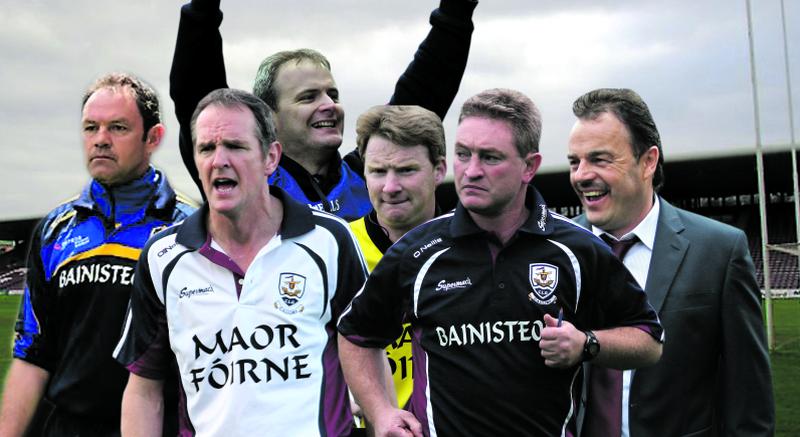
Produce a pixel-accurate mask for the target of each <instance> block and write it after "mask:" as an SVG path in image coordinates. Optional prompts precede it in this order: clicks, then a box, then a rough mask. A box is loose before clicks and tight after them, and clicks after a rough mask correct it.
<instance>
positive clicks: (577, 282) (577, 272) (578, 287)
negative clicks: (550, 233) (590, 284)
mask: <svg viewBox="0 0 800 437" xmlns="http://www.w3.org/2000/svg"><path fill="white" fill-rule="evenodd" d="M547 241H549V242H551V243H553V244H555V245H556V246H557V247H558V248H559V249H561V250H563V251H564V253H565V254H566V255H567V258H569V262H571V263H572V269H573V270H575V312H576V313H577V312H578V303H579V302H580V301H581V265H580V264H579V263H578V258H577V257H576V256H575V254H574V253H572V250H570V248H569V247H567V246H565V245H563V244H561V243H559V242H558V241H553V240H550V239H548V240H547Z"/></svg>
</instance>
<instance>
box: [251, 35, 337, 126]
mask: <svg viewBox="0 0 800 437" xmlns="http://www.w3.org/2000/svg"><path fill="white" fill-rule="evenodd" d="M290 61H293V62H294V63H295V64H299V63H300V62H302V61H311V62H313V63H315V64H319V65H320V66H322V67H323V68H325V69H326V70H328V71H331V64H330V62H328V58H326V57H325V56H323V54H322V53H320V52H318V51H316V50H313V49H297V50H287V51H282V52H278V53H275V54H274V55H271V56H268V57H267V58H265V59H264V60H263V61H261V65H260V66H259V67H258V71H257V72H256V79H255V82H254V83H253V94H255V95H256V96H258V97H259V98H260V99H261V100H263V101H265V102H266V103H267V105H269V107H270V108H272V110H273V111H277V110H278V92H277V91H276V90H275V77H276V76H277V75H278V70H279V69H280V68H281V66H282V65H283V64H285V63H287V62H290Z"/></svg>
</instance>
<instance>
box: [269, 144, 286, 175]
mask: <svg viewBox="0 0 800 437" xmlns="http://www.w3.org/2000/svg"><path fill="white" fill-rule="evenodd" d="M282 154H283V145H281V143H280V142H279V141H277V140H275V141H273V142H271V143H270V144H269V147H268V148H267V155H266V156H265V157H264V160H265V163H266V166H265V169H266V174H267V177H269V176H270V175H272V173H275V170H276V169H277V168H278V163H279V162H280V160H281V155H282Z"/></svg>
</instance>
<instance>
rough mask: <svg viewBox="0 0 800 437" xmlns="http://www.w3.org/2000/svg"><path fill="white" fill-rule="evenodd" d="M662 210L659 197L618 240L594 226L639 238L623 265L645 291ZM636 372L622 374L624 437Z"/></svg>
mask: <svg viewBox="0 0 800 437" xmlns="http://www.w3.org/2000/svg"><path fill="white" fill-rule="evenodd" d="M659 210H660V207H659V200H658V196H655V200H654V201H653V207H652V208H650V212H648V213H647V215H646V216H645V217H644V219H643V220H642V221H641V222H639V224H638V225H636V227H635V228H633V230H631V231H630V232H628V233H627V234H625V235H623V236H622V238H619V239H618V238H616V237H614V236H613V235H611V234H609V233H607V232H605V231H604V230H602V229H600V228H598V227H597V226H594V225H592V232H593V233H594V234H595V235H597V236H601V235H603V234H605V235H607V236H608V237H609V238H611V239H612V240H628V239H630V238H633V236H634V235H635V236H636V237H639V242H638V243H636V244H634V245H633V246H632V247H631V248H630V250H628V253H626V254H625V257H624V258H623V259H622V263H623V264H625V267H627V268H628V270H629V271H630V272H631V274H632V275H633V278H634V279H636V282H637V283H638V284H639V287H642V289H644V286H645V284H647V271H648V269H649V268H650V259H651V258H652V256H653V244H654V243H655V241H656V228H657V226H658V212H659ZM633 372H634V370H625V371H624V372H622V437H629V435H630V432H629V429H628V428H629V427H628V399H629V397H630V389H631V378H632V377H633Z"/></svg>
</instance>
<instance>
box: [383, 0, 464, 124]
mask: <svg viewBox="0 0 800 437" xmlns="http://www.w3.org/2000/svg"><path fill="white" fill-rule="evenodd" d="M477 4H478V2H477V0H441V3H440V5H439V8H438V9H436V10H434V11H433V13H431V19H430V22H431V26H432V27H431V30H430V32H429V33H428V36H427V37H426V38H425V40H423V41H422V44H420V45H419V48H418V49H417V52H416V53H415V54H414V60H413V61H411V63H410V64H409V65H408V68H406V71H405V72H404V73H403V74H402V75H401V76H400V79H399V80H398V81H397V85H395V90H394V95H393V96H392V98H391V100H390V101H389V103H390V104H392V105H419V106H422V107H423V108H426V109H429V110H431V111H433V112H435V113H436V114H437V115H439V118H441V119H444V116H445V115H446V114H447V110H448V109H450V105H452V104H453V100H454V99H455V98H456V94H457V93H458V87H459V86H460V85H461V78H462V76H463V75H464V69H465V68H466V67H467V58H468V56H469V46H470V42H471V40H472V29H473V25H472V12H473V10H474V9H475V6H476V5H477Z"/></svg>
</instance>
